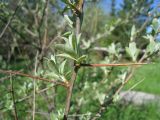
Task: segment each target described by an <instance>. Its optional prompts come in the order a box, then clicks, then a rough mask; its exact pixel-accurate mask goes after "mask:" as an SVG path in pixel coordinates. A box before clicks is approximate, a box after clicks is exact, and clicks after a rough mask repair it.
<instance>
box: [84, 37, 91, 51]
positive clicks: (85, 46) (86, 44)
mask: <svg viewBox="0 0 160 120" xmlns="http://www.w3.org/2000/svg"><path fill="white" fill-rule="evenodd" d="M82 43H83V45H84V47H83V49H88V48H89V47H90V46H91V41H85V40H84V39H83V40H82Z"/></svg>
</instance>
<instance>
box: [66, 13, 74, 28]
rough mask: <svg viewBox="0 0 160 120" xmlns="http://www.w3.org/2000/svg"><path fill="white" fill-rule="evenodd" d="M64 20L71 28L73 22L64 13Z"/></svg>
mask: <svg viewBox="0 0 160 120" xmlns="http://www.w3.org/2000/svg"><path fill="white" fill-rule="evenodd" d="M64 18H65V20H66V21H67V23H68V25H69V26H70V27H71V28H73V22H72V21H71V20H70V18H69V17H68V15H64Z"/></svg>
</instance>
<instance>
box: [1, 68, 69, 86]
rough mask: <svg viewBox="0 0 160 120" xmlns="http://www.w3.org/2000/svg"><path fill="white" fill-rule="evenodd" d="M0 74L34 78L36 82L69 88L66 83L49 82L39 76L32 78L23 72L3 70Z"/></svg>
mask: <svg viewBox="0 0 160 120" xmlns="http://www.w3.org/2000/svg"><path fill="white" fill-rule="evenodd" d="M0 73H4V74H13V75H20V76H24V77H29V78H32V79H35V80H41V81H44V82H50V83H54V84H56V85H61V86H64V87H67V86H68V85H67V84H66V83H64V82H58V81H55V80H49V79H46V78H41V77H38V76H32V75H29V74H25V73H22V72H19V71H12V70H2V69H0Z"/></svg>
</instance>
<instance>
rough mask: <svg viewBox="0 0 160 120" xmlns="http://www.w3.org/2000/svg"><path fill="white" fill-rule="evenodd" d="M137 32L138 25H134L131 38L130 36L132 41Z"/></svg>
mask: <svg viewBox="0 0 160 120" xmlns="http://www.w3.org/2000/svg"><path fill="white" fill-rule="evenodd" d="M135 34H136V27H135V25H133V26H132V29H131V38H130V40H131V41H133V40H134V38H135Z"/></svg>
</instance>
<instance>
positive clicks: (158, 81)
mask: <svg viewBox="0 0 160 120" xmlns="http://www.w3.org/2000/svg"><path fill="white" fill-rule="evenodd" d="M141 80H143V81H142V82H141V83H140V84H138V85H137V86H136V87H134V89H133V90H136V91H143V92H148V93H153V94H157V95H160V89H159V88H160V61H157V62H156V63H154V64H149V65H144V66H142V67H140V68H138V69H137V71H136V72H135V75H134V76H133V78H132V79H131V80H130V81H129V82H128V83H127V85H126V86H125V88H124V89H125V90H127V89H129V88H131V87H132V86H133V85H135V84H136V83H138V82H139V81H141Z"/></svg>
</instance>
